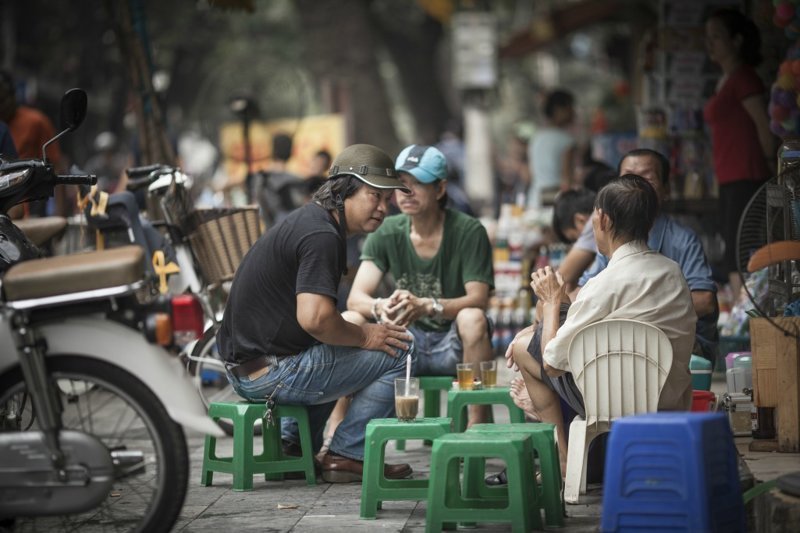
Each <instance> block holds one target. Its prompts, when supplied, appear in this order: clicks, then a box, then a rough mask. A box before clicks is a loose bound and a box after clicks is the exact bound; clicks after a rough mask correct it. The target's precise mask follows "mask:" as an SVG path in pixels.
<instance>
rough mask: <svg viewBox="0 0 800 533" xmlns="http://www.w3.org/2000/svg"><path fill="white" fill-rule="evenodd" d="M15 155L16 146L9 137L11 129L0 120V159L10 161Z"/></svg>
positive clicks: (15, 157)
mask: <svg viewBox="0 0 800 533" xmlns="http://www.w3.org/2000/svg"><path fill="white" fill-rule="evenodd" d="M17 157H18V156H17V147H16V146H14V139H12V138H11V131H9V129H8V125H7V124H6V123H5V122H3V121H2V120H0V159H4V160H6V161H10V160H13V159H17Z"/></svg>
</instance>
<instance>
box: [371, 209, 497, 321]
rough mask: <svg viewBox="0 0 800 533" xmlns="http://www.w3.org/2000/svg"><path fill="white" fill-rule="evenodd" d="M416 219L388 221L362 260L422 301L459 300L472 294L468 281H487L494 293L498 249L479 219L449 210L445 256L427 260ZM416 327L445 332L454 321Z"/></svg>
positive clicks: (374, 235)
mask: <svg viewBox="0 0 800 533" xmlns="http://www.w3.org/2000/svg"><path fill="white" fill-rule="evenodd" d="M410 233H411V218H410V217H409V216H408V215H403V214H400V215H393V216H390V217H386V219H385V220H384V221H383V224H381V226H380V227H379V228H378V230H377V231H375V232H374V233H372V234H370V235H369V236H368V237H367V240H366V242H365V243H364V249H363V251H362V252H361V260H362V261H372V262H373V263H375V265H376V266H377V267H378V268H379V269H380V270H381V271H383V272H384V273H385V272H389V273H390V274H391V275H392V277H394V279H395V282H396V284H397V288H398V289H406V290H408V291H411V292H412V293H413V294H414V295H416V296H419V297H421V298H432V297H435V298H458V297H460V296H464V295H465V294H466V290H465V288H464V285H465V284H466V283H467V282H468V281H482V282H484V283H486V284H488V285H489V288H490V289H492V288H494V271H493V270H492V247H491V244H490V243H489V236H488V235H487V234H486V229H484V227H483V225H482V224H481V223H480V221H479V220H477V219H475V218H473V217H471V216H469V215H466V214H464V213H461V212H460V211H454V210H452V209H446V210H445V218H444V233H443V235H442V244H441V246H439V251H438V252H437V253H436V255H435V256H434V257H432V258H431V259H421V258H420V257H419V256H418V255H417V252H416V251H415V250H414V246H413V245H412V244H411V239H410V237H409V234H410ZM415 325H416V326H418V327H420V328H421V329H424V330H428V331H445V330H447V329H448V328H449V327H450V321H449V320H441V321H435V320H433V319H431V318H429V317H425V318H422V319H420V320H418V321H417V322H416V323H415Z"/></svg>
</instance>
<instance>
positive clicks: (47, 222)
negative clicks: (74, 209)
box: [14, 217, 67, 246]
mask: <svg viewBox="0 0 800 533" xmlns="http://www.w3.org/2000/svg"><path fill="white" fill-rule="evenodd" d="M14 225H15V226H17V227H18V228H19V229H21V230H22V233H24V234H25V236H26V237H28V238H29V239H30V240H31V242H32V243H33V244H35V245H36V246H44V245H45V244H47V243H48V242H49V241H50V239H54V238H56V237H58V236H60V235H62V234H63V233H64V230H65V229H66V228H67V219H66V218H64V217H41V218H24V219H22V220H15V221H14Z"/></svg>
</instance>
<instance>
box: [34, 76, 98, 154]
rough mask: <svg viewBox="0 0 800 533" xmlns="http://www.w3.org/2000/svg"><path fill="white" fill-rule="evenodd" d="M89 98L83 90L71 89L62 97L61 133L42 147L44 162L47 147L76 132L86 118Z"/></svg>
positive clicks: (60, 111)
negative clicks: (71, 132)
mask: <svg viewBox="0 0 800 533" xmlns="http://www.w3.org/2000/svg"><path fill="white" fill-rule="evenodd" d="M88 102H89V98H88V97H87V96H86V91H84V90H83V89H70V90H68V91H67V92H65V93H64V96H62V97H61V108H60V109H59V117H58V123H59V126H61V132H60V133H59V134H58V135H56V136H55V137H53V138H52V139H50V140H49V141H47V142H46V143H44V146H42V161H44V162H47V147H48V146H49V145H50V144H52V143H54V142H55V141H57V140H58V139H60V138H61V136H62V135H64V134H65V133H67V132H70V131H75V130H76V129H78V126H80V125H81V124H82V123H83V119H85V118H86V108H87V105H88Z"/></svg>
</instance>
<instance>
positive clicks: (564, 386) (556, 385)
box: [528, 304, 586, 417]
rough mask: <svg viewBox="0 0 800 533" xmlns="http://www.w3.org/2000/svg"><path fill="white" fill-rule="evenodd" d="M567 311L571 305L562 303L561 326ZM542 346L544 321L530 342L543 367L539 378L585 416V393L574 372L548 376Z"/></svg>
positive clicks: (531, 352)
mask: <svg viewBox="0 0 800 533" xmlns="http://www.w3.org/2000/svg"><path fill="white" fill-rule="evenodd" d="M567 311H569V305H564V304H562V305H561V308H560V310H559V322H558V324H559V327H561V326H562V325H564V321H565V320H566V318H567ZM541 347H542V323H541V322H539V325H538V326H537V327H536V330H535V331H534V332H533V337H532V338H531V342H530V344H528V353H529V354H531V357H533V359H534V360H535V361H536V362H537V363H539V365H540V366H541V367H542V375H541V376H540V377H539V379H540V381H542V383H544V384H545V385H546V386H547V387H549V388H550V389H551V390H553V391H555V393H556V394H558V395H559V396H560V397H561V399H562V400H564V402H566V403H567V405H569V406H570V408H572V410H573V411H575V412H576V413H578V414H579V415H580V416H582V417H585V416H586V414H585V413H586V409H585V408H584V405H583V394H582V393H581V390H580V389H579V388H578V384H577V383H575V379H573V377H572V374H571V373H570V372H567V373H565V374H561V375H560V376H558V377H555V378H553V377H550V376H548V375H547V372H545V371H544V362H543V361H542V348H541Z"/></svg>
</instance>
